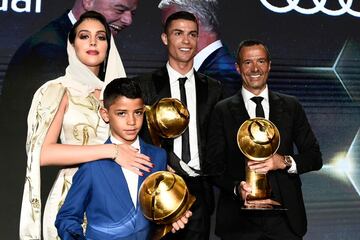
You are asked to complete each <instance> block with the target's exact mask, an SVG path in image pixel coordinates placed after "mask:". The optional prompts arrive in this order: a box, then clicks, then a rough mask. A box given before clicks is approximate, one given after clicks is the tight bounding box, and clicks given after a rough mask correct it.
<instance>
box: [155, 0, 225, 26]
mask: <svg viewBox="0 0 360 240" xmlns="http://www.w3.org/2000/svg"><path fill="white" fill-rule="evenodd" d="M174 5H175V7H177V8H179V10H182V11H187V12H190V13H192V14H194V15H195V16H196V18H197V19H198V20H199V21H200V23H201V25H202V27H203V28H204V30H205V31H208V32H218V27H219V21H218V18H217V9H218V1H217V0H161V1H160V3H159V5H158V8H160V9H165V8H168V7H172V6H174Z"/></svg>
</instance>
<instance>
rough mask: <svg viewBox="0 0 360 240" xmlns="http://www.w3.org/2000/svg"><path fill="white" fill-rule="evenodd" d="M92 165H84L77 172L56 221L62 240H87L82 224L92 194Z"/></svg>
mask: <svg viewBox="0 0 360 240" xmlns="http://www.w3.org/2000/svg"><path fill="white" fill-rule="evenodd" d="M91 175H92V174H91V165H90V164H84V165H82V166H81V167H80V168H79V170H78V171H77V172H76V174H75V175H74V178H73V183H72V185H71V188H70V190H69V193H68V195H67V196H66V199H65V202H64V204H63V206H62V207H61V209H60V211H59V213H58V215H57V217H56V221H55V225H56V228H57V229H58V234H59V236H60V238H61V239H62V240H73V239H74V240H75V239H85V236H84V233H83V228H82V226H81V225H82V224H83V221H84V213H85V210H86V207H87V204H88V201H89V198H90V194H91V185H92V184H91Z"/></svg>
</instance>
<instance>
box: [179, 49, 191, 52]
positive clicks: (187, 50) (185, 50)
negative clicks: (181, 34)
mask: <svg viewBox="0 0 360 240" xmlns="http://www.w3.org/2000/svg"><path fill="white" fill-rule="evenodd" d="M180 51H183V52H189V51H190V48H180Z"/></svg>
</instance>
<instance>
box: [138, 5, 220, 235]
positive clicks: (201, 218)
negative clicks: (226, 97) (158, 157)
mask: <svg viewBox="0 0 360 240" xmlns="http://www.w3.org/2000/svg"><path fill="white" fill-rule="evenodd" d="M161 39H162V42H163V43H164V45H166V46H167V49H168V62H167V64H166V66H164V67H163V68H161V69H159V70H157V71H155V72H153V73H151V74H149V75H145V76H141V77H139V79H138V80H139V82H140V86H141V88H142V91H143V96H144V100H145V104H153V103H155V102H156V101H157V100H159V99H161V98H164V97H173V98H178V99H180V100H181V101H182V102H183V103H184V104H185V105H187V108H188V110H189V112H190V123H189V127H188V130H187V131H185V132H184V133H183V134H182V135H181V136H180V137H177V138H175V139H173V140H169V139H167V140H166V139H163V141H162V143H161V144H162V147H164V148H165V149H166V150H167V152H168V154H169V161H170V162H169V165H170V167H171V168H172V169H173V170H174V171H175V172H176V173H177V174H179V175H181V176H183V177H184V180H185V182H186V184H187V186H188V188H189V191H190V193H191V194H193V195H195V197H196V202H195V203H194V205H193V207H192V208H191V211H192V212H193V215H192V217H191V218H190V221H189V223H188V225H187V226H186V228H185V229H183V230H181V231H179V232H178V233H177V234H173V235H169V236H166V237H165V239H202V240H205V239H209V231H210V213H211V209H212V207H213V206H212V205H213V199H212V195H211V193H212V192H211V190H212V188H211V186H209V184H208V183H207V181H206V179H205V177H204V175H203V172H202V164H203V161H204V157H205V146H206V132H207V125H208V119H209V117H210V112H211V110H212V108H213V106H214V105H215V104H216V103H217V102H218V101H219V99H220V98H221V97H222V88H221V83H220V82H218V81H215V80H213V79H211V78H209V77H207V76H205V75H202V74H200V73H197V72H196V71H195V70H194V68H193V61H194V56H195V53H196V47H197V40H198V25H197V20H196V18H195V16H194V15H193V14H191V13H189V12H176V13H174V14H172V15H170V16H169V17H168V18H167V20H166V22H165V26H164V32H163V33H162V35H161ZM144 135H145V134H143V136H144ZM144 138H145V137H144Z"/></svg>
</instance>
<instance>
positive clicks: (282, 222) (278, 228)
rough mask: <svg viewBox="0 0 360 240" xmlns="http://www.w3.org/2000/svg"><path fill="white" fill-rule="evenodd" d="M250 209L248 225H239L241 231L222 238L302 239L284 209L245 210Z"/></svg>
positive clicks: (246, 239)
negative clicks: (291, 225) (291, 224)
mask: <svg viewBox="0 0 360 240" xmlns="http://www.w3.org/2000/svg"><path fill="white" fill-rule="evenodd" d="M243 211H248V212H247V213H246V214H245V216H246V223H247V226H241V225H239V232H232V233H231V234H228V235H227V234H225V235H224V236H221V239H222V240H234V239H236V240H301V239H302V237H299V236H297V235H295V234H294V233H293V232H292V230H291V228H290V226H289V224H288V221H287V218H286V215H285V212H284V211H282V210H276V211H274V210H243Z"/></svg>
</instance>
